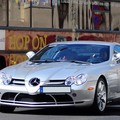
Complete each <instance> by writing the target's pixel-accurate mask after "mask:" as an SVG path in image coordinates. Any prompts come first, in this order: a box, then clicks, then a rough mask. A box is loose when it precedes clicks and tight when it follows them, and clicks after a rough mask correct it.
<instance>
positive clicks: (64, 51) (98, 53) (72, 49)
mask: <svg viewBox="0 0 120 120" xmlns="http://www.w3.org/2000/svg"><path fill="white" fill-rule="evenodd" d="M109 49H110V48H109V46H107V45H97V44H56V45H48V46H46V47H45V48H44V49H42V50H41V51H39V52H38V53H37V54H36V55H35V56H34V57H32V58H31V59H30V61H32V62H45V61H46V62H57V61H69V62H70V61H72V62H76V61H82V62H89V63H93V64H96V63H101V62H105V61H108V60H109V54H110V52H109V51H110V50H109Z"/></svg>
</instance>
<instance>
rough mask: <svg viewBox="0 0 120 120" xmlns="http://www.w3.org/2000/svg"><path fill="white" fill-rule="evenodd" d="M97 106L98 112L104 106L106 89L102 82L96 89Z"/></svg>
mask: <svg viewBox="0 0 120 120" xmlns="http://www.w3.org/2000/svg"><path fill="white" fill-rule="evenodd" d="M97 104H98V108H99V110H100V111H103V110H104V109H105V106H106V87H105V84H104V82H103V81H100V82H99V84H98V88H97Z"/></svg>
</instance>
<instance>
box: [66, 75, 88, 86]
mask: <svg viewBox="0 0 120 120" xmlns="http://www.w3.org/2000/svg"><path fill="white" fill-rule="evenodd" d="M86 81H87V74H80V75H78V76H70V77H68V78H67V79H66V80H65V85H72V84H75V85H81V84H84V83H85V82H86Z"/></svg>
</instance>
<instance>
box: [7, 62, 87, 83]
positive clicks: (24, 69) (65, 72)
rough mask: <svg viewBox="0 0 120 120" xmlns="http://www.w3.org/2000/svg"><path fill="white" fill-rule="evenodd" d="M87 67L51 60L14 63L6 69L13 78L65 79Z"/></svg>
mask: <svg viewBox="0 0 120 120" xmlns="http://www.w3.org/2000/svg"><path fill="white" fill-rule="evenodd" d="M81 67H82V70H83V69H84V68H86V67H87V65H82V64H79V63H71V62H52V63H36V64H35V63H30V62H24V63H22V64H19V65H15V66H13V67H10V68H9V69H6V70H7V72H9V73H10V72H11V74H12V77H13V78H16V79H17V78H18V79H20V78H21V79H25V78H26V77H29V78H33V77H38V78H42V81H46V80H50V79H52V80H54V79H55V80H56V79H65V78H66V77H68V76H71V75H74V74H76V73H78V71H80V69H81Z"/></svg>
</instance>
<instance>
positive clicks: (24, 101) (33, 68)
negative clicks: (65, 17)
mask: <svg viewBox="0 0 120 120" xmlns="http://www.w3.org/2000/svg"><path fill="white" fill-rule="evenodd" d="M27 56H28V57H29V59H28V60H27V61H25V62H22V63H20V64H17V65H13V66H9V67H6V68H4V69H2V70H1V71H0V110H1V112H13V111H14V109H15V107H36V108H38V107H60V106H62V107H65V106H92V107H93V108H94V110H96V111H98V112H103V111H104V110H105V108H106V106H107V104H108V103H109V102H111V101H114V100H116V99H117V98H119V97H120V44H118V43H110V42H96V41H74V42H59V43H57V42H56V43H52V44H49V45H47V46H46V47H44V48H43V49H42V50H40V51H38V52H37V53H36V54H35V53H34V52H32V51H30V52H28V53H27Z"/></svg>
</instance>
